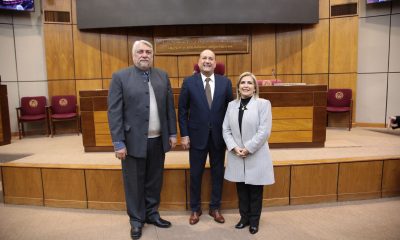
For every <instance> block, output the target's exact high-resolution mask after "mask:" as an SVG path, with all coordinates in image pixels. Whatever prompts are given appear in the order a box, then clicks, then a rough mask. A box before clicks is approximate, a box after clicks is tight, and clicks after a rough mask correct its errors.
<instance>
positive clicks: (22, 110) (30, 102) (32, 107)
mask: <svg viewBox="0 0 400 240" xmlns="http://www.w3.org/2000/svg"><path fill="white" fill-rule="evenodd" d="M46 104H47V99H46V97H45V96H35V97H22V98H21V107H18V108H16V110H17V120H18V134H19V139H21V137H22V136H25V130H24V123H27V122H39V121H43V122H44V126H45V129H46V135H47V136H49V122H48V117H47V112H46Z"/></svg>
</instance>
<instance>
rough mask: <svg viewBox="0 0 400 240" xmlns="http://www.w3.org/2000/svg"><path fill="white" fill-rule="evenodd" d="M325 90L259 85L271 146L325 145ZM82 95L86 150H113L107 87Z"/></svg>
mask: <svg viewBox="0 0 400 240" xmlns="http://www.w3.org/2000/svg"><path fill="white" fill-rule="evenodd" d="M235 91H236V90H234V92H235ZM179 92H180V89H179V88H174V89H173V94H174V102H175V108H178V98H179ZM326 92H327V86H326V85H307V86H262V87H260V97H262V98H266V99H269V100H270V101H271V104H272V121H273V122H272V134H271V138H270V140H269V143H270V147H271V148H277V147H323V146H324V144H325V138H326V126H325V123H326ZM79 95H80V103H81V106H80V109H81V117H82V137H83V146H84V148H85V151H86V152H95V151H112V150H113V147H112V143H111V136H110V133H109V127H108V120H107V95H108V90H92V91H80V93H79ZM178 136H179V130H178ZM179 140H180V139H179V138H178V145H179V143H180V141H179ZM177 149H180V147H179V146H178V148H177Z"/></svg>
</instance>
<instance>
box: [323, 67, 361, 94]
mask: <svg viewBox="0 0 400 240" xmlns="http://www.w3.org/2000/svg"><path fill="white" fill-rule="evenodd" d="M328 88H351V90H352V91H353V100H354V94H355V93H356V90H357V73H341V74H329V86H328Z"/></svg>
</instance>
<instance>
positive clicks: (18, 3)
mask: <svg viewBox="0 0 400 240" xmlns="http://www.w3.org/2000/svg"><path fill="white" fill-rule="evenodd" d="M0 10H10V11H28V12H33V11H35V3H34V0H0Z"/></svg>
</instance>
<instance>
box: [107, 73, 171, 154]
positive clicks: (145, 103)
mask: <svg viewBox="0 0 400 240" xmlns="http://www.w3.org/2000/svg"><path fill="white" fill-rule="evenodd" d="M142 73H143V72H142V71H141V70H140V69H138V68H136V67H135V66H131V67H128V68H125V69H122V70H120V71H118V72H115V73H113V75H112V81H111V84H110V89H109V92H108V123H109V126H110V132H111V138H112V141H113V142H118V141H122V142H124V143H125V145H126V148H127V151H128V154H129V155H131V156H133V157H137V158H145V157H146V155H147V152H146V150H147V135H148V129H149V115H150V93H149V85H148V82H147V81H146V80H145V79H143V77H142V75H141V74H142ZM150 82H151V85H152V87H153V89H154V94H155V96H156V101H157V107H158V114H159V116H160V123H161V137H162V143H163V149H164V152H167V151H169V150H170V148H171V147H170V144H169V137H170V135H176V115H175V107H174V99H173V94H172V90H171V84H170V81H169V78H168V75H167V73H166V72H164V71H162V70H160V69H157V68H151V70H150Z"/></svg>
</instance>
